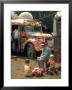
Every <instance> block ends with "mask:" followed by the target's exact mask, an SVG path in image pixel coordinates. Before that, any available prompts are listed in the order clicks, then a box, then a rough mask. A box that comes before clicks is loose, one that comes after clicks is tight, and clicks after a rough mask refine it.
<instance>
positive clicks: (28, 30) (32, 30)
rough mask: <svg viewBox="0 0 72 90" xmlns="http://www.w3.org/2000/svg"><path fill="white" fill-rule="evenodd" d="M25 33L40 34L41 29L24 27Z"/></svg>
mask: <svg viewBox="0 0 72 90" xmlns="http://www.w3.org/2000/svg"><path fill="white" fill-rule="evenodd" d="M24 29H25V31H26V32H27V33H28V32H42V29H41V27H40V26H39V27H35V26H25V27H24Z"/></svg>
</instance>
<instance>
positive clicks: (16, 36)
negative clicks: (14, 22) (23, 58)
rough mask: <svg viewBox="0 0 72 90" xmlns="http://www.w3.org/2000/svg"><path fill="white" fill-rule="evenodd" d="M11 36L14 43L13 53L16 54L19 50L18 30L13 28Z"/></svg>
mask: <svg viewBox="0 0 72 90" xmlns="http://www.w3.org/2000/svg"><path fill="white" fill-rule="evenodd" d="M13 36H14V42H15V51H16V52H18V48H19V36H20V33H19V30H18V28H15V30H14V32H13Z"/></svg>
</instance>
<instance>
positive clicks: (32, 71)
mask: <svg viewBox="0 0 72 90" xmlns="http://www.w3.org/2000/svg"><path fill="white" fill-rule="evenodd" d="M24 75H25V76H26V77H31V76H43V69H42V68H39V67H36V68H33V67H32V65H31V64H30V61H29V60H26V61H25V65H24Z"/></svg>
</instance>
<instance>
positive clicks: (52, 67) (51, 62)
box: [47, 54, 57, 75]
mask: <svg viewBox="0 0 72 90" xmlns="http://www.w3.org/2000/svg"><path fill="white" fill-rule="evenodd" d="M47 64H48V72H49V73H50V74H51V75H53V74H54V73H56V74H57V70H56V68H55V56H54V55H53V54H51V55H50V58H49V60H48V62H47Z"/></svg>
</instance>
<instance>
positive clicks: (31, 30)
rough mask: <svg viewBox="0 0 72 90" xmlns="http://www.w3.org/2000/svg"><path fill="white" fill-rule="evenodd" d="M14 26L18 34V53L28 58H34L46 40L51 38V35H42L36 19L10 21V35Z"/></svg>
mask: <svg viewBox="0 0 72 90" xmlns="http://www.w3.org/2000/svg"><path fill="white" fill-rule="evenodd" d="M16 26H17V27H18V30H19V32H20V38H19V52H21V53H24V54H25V55H26V56H27V57H28V58H35V57H36V55H37V53H38V52H41V51H42V44H43V42H45V40H46V38H51V37H52V35H51V34H47V33H43V31H42V25H41V21H39V20H36V19H15V20H11V28H12V31H11V32H12V33H13V31H14V28H15V27H16ZM12 51H13V49H12Z"/></svg>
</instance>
